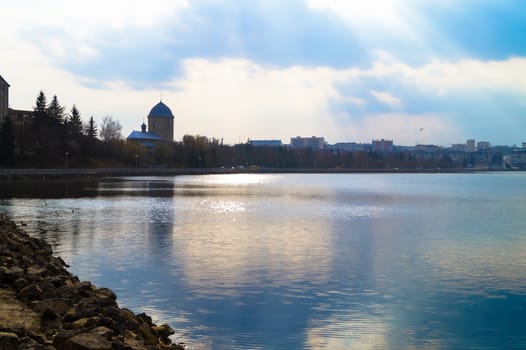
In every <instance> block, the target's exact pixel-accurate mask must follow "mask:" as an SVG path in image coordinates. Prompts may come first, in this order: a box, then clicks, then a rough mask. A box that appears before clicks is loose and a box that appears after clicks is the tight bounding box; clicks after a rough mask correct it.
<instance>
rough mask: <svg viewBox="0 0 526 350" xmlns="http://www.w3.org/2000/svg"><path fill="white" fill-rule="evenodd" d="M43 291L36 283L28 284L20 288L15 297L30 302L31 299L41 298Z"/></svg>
mask: <svg viewBox="0 0 526 350" xmlns="http://www.w3.org/2000/svg"><path fill="white" fill-rule="evenodd" d="M43 292H44V291H43V290H42V289H41V288H40V287H39V286H38V284H30V285H28V286H26V287H24V288H22V289H21V290H20V291H19V292H18V294H17V298H18V299H20V300H23V301H25V302H30V301H32V300H39V299H41V296H42V293H43Z"/></svg>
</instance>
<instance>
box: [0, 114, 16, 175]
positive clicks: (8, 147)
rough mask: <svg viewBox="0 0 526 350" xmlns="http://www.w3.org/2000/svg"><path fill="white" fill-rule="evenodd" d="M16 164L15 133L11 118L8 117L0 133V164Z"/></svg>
mask: <svg viewBox="0 0 526 350" xmlns="http://www.w3.org/2000/svg"><path fill="white" fill-rule="evenodd" d="M14 163H15V131H14V127H13V122H12V121H11V118H9V117H6V118H5V120H4V122H3V124H2V130H1V131H0V164H4V165H14Z"/></svg>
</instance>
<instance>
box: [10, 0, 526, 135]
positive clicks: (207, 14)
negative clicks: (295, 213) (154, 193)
mask: <svg viewBox="0 0 526 350" xmlns="http://www.w3.org/2000/svg"><path fill="white" fill-rule="evenodd" d="M0 8H1V9H2V13H3V17H4V18H7V23H6V25H4V26H3V28H4V29H3V30H2V32H1V33H0V52H1V54H0V74H1V75H2V76H3V77H4V78H5V79H6V80H8V81H9V83H10V84H11V91H10V93H11V106H12V107H13V108H32V107H33V105H34V101H35V98H36V95H37V93H38V91H39V90H40V89H42V90H43V91H44V92H45V93H46V94H47V95H48V96H49V97H51V96H52V95H54V94H56V95H57V96H58V97H59V100H60V101H61V102H62V104H63V105H66V106H67V107H68V108H70V107H71V106H72V105H73V104H76V105H77V106H78V108H79V109H80V111H81V113H82V115H83V117H84V119H85V120H87V119H88V118H89V116H91V115H93V116H94V118H95V119H96V120H98V121H100V120H102V117H103V116H104V115H111V116H113V117H114V118H116V119H118V120H119V121H120V122H121V124H122V125H123V127H124V130H123V131H124V134H125V135H124V136H126V135H127V134H128V133H129V132H131V130H132V129H138V128H139V125H140V124H141V123H142V121H143V119H144V118H145V116H146V115H147V114H148V112H149V110H150V109H151V107H152V106H153V105H154V104H155V103H157V102H158V100H159V98H160V96H161V95H162V96H163V97H162V98H163V101H164V102H165V103H166V104H167V105H169V106H170V107H171V108H172V110H173V112H174V114H175V138H176V139H181V138H182V136H183V135H184V134H200V135H206V136H209V137H216V138H224V140H225V142H228V143H235V142H239V141H245V140H246V139H248V138H250V139H268V138H280V139H282V140H283V141H284V142H285V143H288V141H289V138H290V137H295V136H298V135H301V136H312V135H317V136H324V137H325V138H326V140H327V141H328V142H330V143H335V142H344V141H355V142H370V141H371V139H373V138H389V139H393V140H394V142H395V144H407V145H412V144H414V143H415V142H416V141H418V142H420V143H435V144H439V145H450V144H453V143H462V142H465V140H466V139H468V138H475V139H477V140H486V141H490V142H491V143H492V144H510V145H511V144H520V143H521V142H523V141H526V135H525V131H526V118H525V111H526V74H525V73H526V40H524V33H526V4H524V3H523V2H521V1H519V0H515V1H513V0H464V1H453V0H428V1H417V0H368V1H366V2H364V1H351V0H289V1H275V0H237V1H236V0H222V1H213V0H152V1H149V2H144V1H135V0H132V1H112V2H109V3H107V2H104V1H100V0H94V1H91V2H89V3H87V2H86V3H77V2H75V3H73V2H67V1H61V0H52V1H48V2H45V3H43V2H38V1H31V0H22V1H17V2H8V1H7V0H6V1H4V0H0ZM420 129H423V130H422V131H420Z"/></svg>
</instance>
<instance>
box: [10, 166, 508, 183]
mask: <svg viewBox="0 0 526 350" xmlns="http://www.w3.org/2000/svg"><path fill="white" fill-rule="evenodd" d="M484 171H516V170H515V169H514V170H511V169H490V168H476V169H474V168H458V169H457V168H455V169H440V168H430V169H421V168H417V169H399V168H379V169H372V168H371V169H369V168H367V169H348V168H326V169H325V168H323V169H322V168H263V167H237V168H96V169H0V181H14V180H49V179H64V178H98V177H123V176H177V175H210V174H353V173H357V174H367V173H409V174H412V173H471V172H484Z"/></svg>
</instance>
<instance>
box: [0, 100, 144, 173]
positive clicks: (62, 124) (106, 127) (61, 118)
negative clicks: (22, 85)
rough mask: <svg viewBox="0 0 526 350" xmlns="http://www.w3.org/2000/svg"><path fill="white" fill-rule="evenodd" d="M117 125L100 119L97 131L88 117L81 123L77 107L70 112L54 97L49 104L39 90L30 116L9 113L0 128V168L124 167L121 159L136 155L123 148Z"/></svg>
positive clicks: (111, 120)
mask: <svg viewBox="0 0 526 350" xmlns="http://www.w3.org/2000/svg"><path fill="white" fill-rule="evenodd" d="M121 130H122V127H121V125H120V123H119V122H118V121H116V120H114V119H113V118H112V117H111V116H105V117H104V118H103V119H102V124H101V127H100V130H99V128H98V126H97V124H96V122H95V120H94V118H93V116H91V117H90V118H89V119H88V120H87V121H86V122H84V121H83V120H82V115H81V113H80V110H79V108H78V107H77V106H76V105H73V106H72V107H71V109H70V110H69V111H67V110H66V107H64V106H62V105H61V104H60V102H59V99H58V97H57V96H56V95H54V96H53V98H52V99H51V101H50V102H49V103H48V101H47V97H46V95H45V93H44V92H43V91H40V92H39V94H38V96H37V98H36V100H35V106H34V108H33V111H32V113H30V114H24V113H23V111H22V113H21V112H20V111H11V112H10V115H9V116H8V117H6V118H5V119H4V121H3V123H2V125H1V126H0V147H1V148H0V165H1V166H4V167H5V166H7V167H41V168H51V167H64V166H68V167H102V166H127V165H129V164H128V162H123V161H122V158H123V157H125V156H128V155H129V154H130V153H132V154H134V153H136V146H134V145H126V143H125V142H124V140H123V137H122V134H121Z"/></svg>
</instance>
